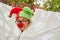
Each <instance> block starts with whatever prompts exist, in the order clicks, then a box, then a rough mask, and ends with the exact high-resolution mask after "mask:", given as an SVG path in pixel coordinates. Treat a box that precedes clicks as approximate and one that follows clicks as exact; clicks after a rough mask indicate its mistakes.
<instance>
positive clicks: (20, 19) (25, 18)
mask: <svg viewBox="0 0 60 40" xmlns="http://www.w3.org/2000/svg"><path fill="white" fill-rule="evenodd" d="M13 13H14V14H16V21H15V22H16V24H17V26H18V28H19V29H20V30H21V31H24V30H25V29H26V28H27V27H28V25H29V24H30V22H31V15H33V12H32V10H31V9H30V8H29V7H24V8H18V7H16V8H13V9H12V10H11V11H10V17H12V14H13Z"/></svg>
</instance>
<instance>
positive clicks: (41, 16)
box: [0, 3, 60, 40]
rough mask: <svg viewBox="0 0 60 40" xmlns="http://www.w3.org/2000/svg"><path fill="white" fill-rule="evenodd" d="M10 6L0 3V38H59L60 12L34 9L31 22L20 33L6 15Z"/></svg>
mask: <svg viewBox="0 0 60 40" xmlns="http://www.w3.org/2000/svg"><path fill="white" fill-rule="evenodd" d="M10 9H11V6H8V5H6V4H3V3H0V40H18V39H19V40H60V13H59V12H52V11H44V10H41V9H36V10H35V13H34V16H33V17H32V23H31V25H30V26H29V28H28V29H27V30H25V31H24V32H23V33H22V34H21V32H20V30H19V29H18V28H17V26H16V24H15V22H14V20H13V19H10V18H9V17H8V14H9V11H10Z"/></svg>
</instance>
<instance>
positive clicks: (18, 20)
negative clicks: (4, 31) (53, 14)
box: [16, 17, 30, 30]
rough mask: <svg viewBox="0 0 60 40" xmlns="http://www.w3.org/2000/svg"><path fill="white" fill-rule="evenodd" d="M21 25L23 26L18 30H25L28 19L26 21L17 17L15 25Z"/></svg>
mask: <svg viewBox="0 0 60 40" xmlns="http://www.w3.org/2000/svg"><path fill="white" fill-rule="evenodd" d="M21 23H22V24H23V26H22V27H20V28H19V29H20V30H25V29H26V28H27V27H28V25H29V23H30V21H29V20H28V19H26V18H23V17H19V18H18V19H17V20H16V24H17V25H18V24H19V25H20V24H21ZM18 27H19V26H18Z"/></svg>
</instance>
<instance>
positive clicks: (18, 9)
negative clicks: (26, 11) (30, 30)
mask: <svg viewBox="0 0 60 40" xmlns="http://www.w3.org/2000/svg"><path fill="white" fill-rule="evenodd" d="M20 11H22V8H20V7H15V8H12V9H11V11H10V17H12V14H17V16H16V18H17V17H19V12H20Z"/></svg>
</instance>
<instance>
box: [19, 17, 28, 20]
mask: <svg viewBox="0 0 60 40" xmlns="http://www.w3.org/2000/svg"><path fill="white" fill-rule="evenodd" d="M18 20H28V19H27V18H24V17H19V18H18Z"/></svg>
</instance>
